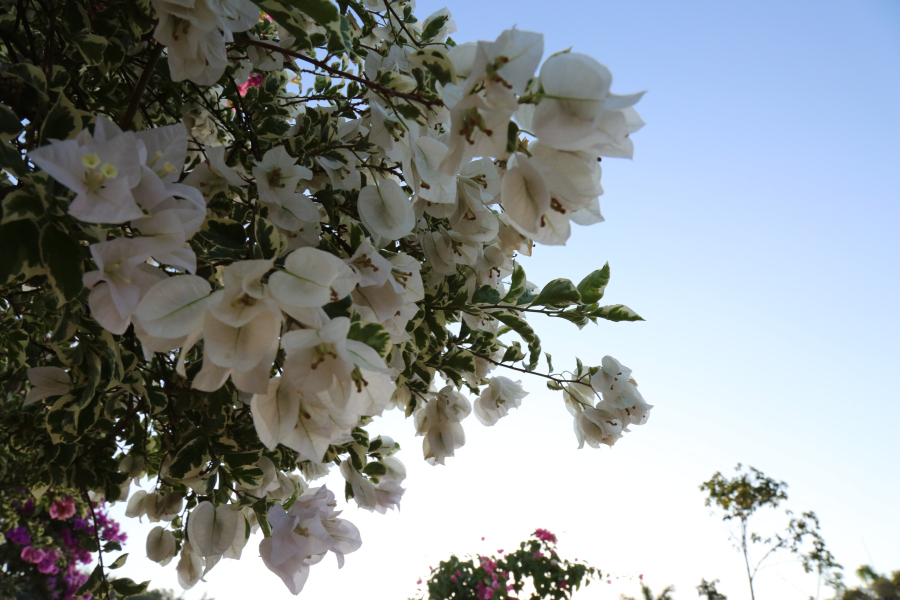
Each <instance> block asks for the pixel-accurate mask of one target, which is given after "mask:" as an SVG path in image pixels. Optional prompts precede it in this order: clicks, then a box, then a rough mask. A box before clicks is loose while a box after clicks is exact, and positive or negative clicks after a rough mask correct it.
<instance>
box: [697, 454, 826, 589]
mask: <svg viewBox="0 0 900 600" xmlns="http://www.w3.org/2000/svg"><path fill="white" fill-rule="evenodd" d="M735 471H737V473H738V474H737V475H736V476H735V477H732V478H730V479H729V478H726V477H725V476H723V475H722V474H721V473H718V472H717V473H716V474H715V475H713V476H712V478H711V479H709V481H706V482H704V483H703V484H702V485H701V486H700V490H701V491H704V492H706V493H707V497H706V506H710V507H714V508H718V509H720V510H721V511H722V512H723V513H724V514H723V515H722V520H723V521H726V522H728V521H733V522H737V523H738V524H739V531H738V532H737V534H732V535H733V539H734V541H735V544H734V545H735V548H737V549H738V551H740V552H741V554H742V555H743V557H744V565H745V566H746V569H747V581H748V583H749V585H750V596H751V598H753V599H754V600H755V599H756V594H755V592H754V589H753V583H754V579H755V578H756V575H757V573H759V569H760V567H761V566H762V564H763V563H764V562H765V561H766V560H767V559H768V558H769V557H770V556H772V555H773V554H775V553H776V552H778V551H779V550H789V551H790V552H791V553H793V554H796V555H798V557H799V560H800V563H801V565H802V566H803V570H804V571H806V572H807V573H811V572H812V571H813V570H815V571H816V572H817V574H818V575H819V587H821V582H822V580H823V578H824V580H825V582H826V583H827V584H828V585H830V586H832V587H833V588H834V589H835V590H836V591H839V590H841V589H842V583H841V573H840V569H841V568H842V567H841V565H839V564H838V563H837V562H835V560H834V556H833V555H832V554H831V552H829V551H828V549H827V548H826V547H825V540H824V539H823V538H822V535H821V533H820V527H819V519H818V517H816V514H815V513H814V512H812V511H809V512H805V513H803V514H801V515H800V517H794V516H793V514H794V513H793V512H792V511H790V510H786V511H785V513H786V515H787V516H788V517H789V519H790V520H789V521H788V524H787V525H786V527H785V530H784V531H783V532H782V533H777V532H776V533H774V534H772V535H769V536H766V537H763V536H762V535H760V534H758V533H756V532H754V531H751V530H750V518H751V517H752V516H754V515H755V514H757V511H759V510H760V509H764V508H773V509H774V508H777V507H778V506H779V505H780V504H781V502H783V501H785V500H787V497H788V496H787V492H786V491H785V490H787V487H788V486H787V483H785V482H783V481H776V480H775V479H772V478H771V477H767V476H766V475H765V473H763V472H762V471H760V470H758V469H754V468H753V467H748V468H747V470H743V467H742V465H741V464H740V463H738V465H737V466H736V467H735ZM754 547H759V549H760V550H759V552H753V549H754ZM760 553H761V556H760V558H759V559H756V558H755V557H756V556H759V554H760ZM701 595H702V592H701ZM714 597H715V596H714ZM818 597H819V589H817V590H816V598H818Z"/></svg>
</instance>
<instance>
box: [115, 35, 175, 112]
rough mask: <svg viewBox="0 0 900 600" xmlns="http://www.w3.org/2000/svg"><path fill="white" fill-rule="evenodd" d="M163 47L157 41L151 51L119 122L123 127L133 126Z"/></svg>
mask: <svg viewBox="0 0 900 600" xmlns="http://www.w3.org/2000/svg"><path fill="white" fill-rule="evenodd" d="M163 47H164V46H163V45H162V44H160V43H159V42H156V45H155V46H154V47H153V50H152V51H151V52H150V57H149V58H148V59H147V66H145V67H144V72H143V73H141V78H140V79H139V80H138V83H137V85H136V86H135V88H134V93H133V94H132V95H131V103H130V104H129V105H128V109H127V110H126V111H125V114H124V115H123V116H122V121H121V122H120V123H119V127H121V128H122V129H128V128H129V127H131V121H133V120H134V115H135V114H136V113H137V109H138V106H140V104H141V96H143V95H144V89H145V88H146V87H147V84H148V83H150V77H152V76H153V69H154V68H155V67H156V61H158V60H159V55H160V54H162V51H163Z"/></svg>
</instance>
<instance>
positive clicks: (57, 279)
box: [41, 225, 84, 303]
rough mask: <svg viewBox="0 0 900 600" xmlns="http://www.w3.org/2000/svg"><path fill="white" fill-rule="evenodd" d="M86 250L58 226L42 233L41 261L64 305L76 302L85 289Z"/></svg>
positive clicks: (48, 227)
mask: <svg viewBox="0 0 900 600" xmlns="http://www.w3.org/2000/svg"><path fill="white" fill-rule="evenodd" d="M83 258H84V248H82V246H81V244H79V243H78V242H77V241H76V240H74V239H72V238H71V237H70V236H69V235H68V234H67V233H66V232H65V231H63V230H62V229H60V228H58V227H57V226H56V225H47V226H46V227H44V229H43V231H41V260H42V262H43V263H44V265H45V266H46V267H47V274H48V275H49V276H50V283H51V284H52V285H53V289H54V290H55V291H56V292H57V294H58V295H59V297H60V299H61V300H62V302H63V303H65V302H69V301H71V300H74V299H75V298H77V297H78V295H79V294H81V290H82V289H83V288H84V286H83V284H82V283H81V276H82V274H83V272H84V269H83V263H84V260H83Z"/></svg>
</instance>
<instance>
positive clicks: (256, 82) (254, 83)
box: [237, 75, 263, 96]
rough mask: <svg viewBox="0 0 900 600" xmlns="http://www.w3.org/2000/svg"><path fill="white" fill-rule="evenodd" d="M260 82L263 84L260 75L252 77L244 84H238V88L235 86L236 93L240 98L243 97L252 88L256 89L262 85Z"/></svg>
mask: <svg viewBox="0 0 900 600" xmlns="http://www.w3.org/2000/svg"><path fill="white" fill-rule="evenodd" d="M262 82H263V76H262V75H252V76H250V78H249V79H248V80H247V81H246V82H245V83H240V84H238V86H237V89H238V93H239V94H240V95H241V96H245V95H246V94H247V90H249V89H250V88H252V87H256V88H258V87H259V86H260V85H262Z"/></svg>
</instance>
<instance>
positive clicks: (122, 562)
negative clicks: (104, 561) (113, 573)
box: [109, 553, 128, 569]
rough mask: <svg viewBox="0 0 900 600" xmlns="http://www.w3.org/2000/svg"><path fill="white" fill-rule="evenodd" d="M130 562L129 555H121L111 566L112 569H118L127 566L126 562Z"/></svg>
mask: <svg viewBox="0 0 900 600" xmlns="http://www.w3.org/2000/svg"><path fill="white" fill-rule="evenodd" d="M126 560H128V553H125V554H122V555H120V556H119V557H118V558H117V559H116V560H114V561H113V563H112V564H111V565H109V568H110V569H118V568H121V567H124V566H125V561H126Z"/></svg>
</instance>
